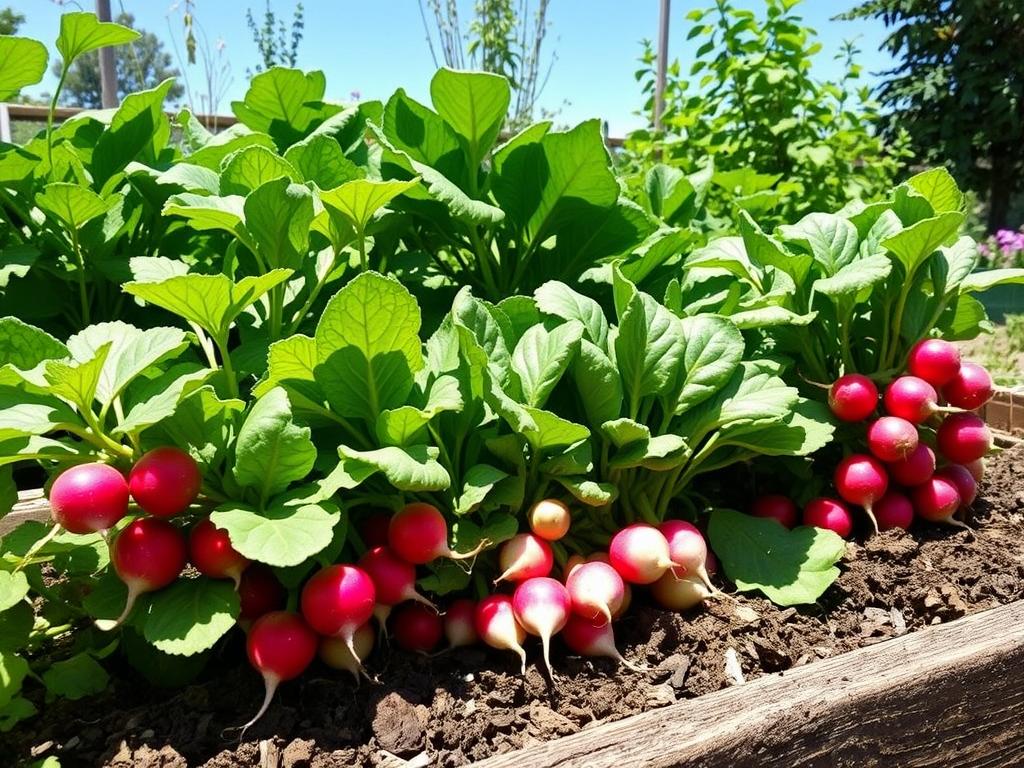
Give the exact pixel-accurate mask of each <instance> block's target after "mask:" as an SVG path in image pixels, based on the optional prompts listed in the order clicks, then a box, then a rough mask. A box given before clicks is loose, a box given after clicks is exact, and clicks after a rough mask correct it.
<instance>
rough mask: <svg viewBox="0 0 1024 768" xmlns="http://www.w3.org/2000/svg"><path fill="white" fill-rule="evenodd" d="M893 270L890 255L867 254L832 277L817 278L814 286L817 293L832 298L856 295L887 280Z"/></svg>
mask: <svg viewBox="0 0 1024 768" xmlns="http://www.w3.org/2000/svg"><path fill="white" fill-rule="evenodd" d="M891 271H892V260H891V259H890V258H889V257H888V256H884V255H881V254H878V255H875V256H867V257H865V258H862V259H856V260H855V261H853V262H851V263H850V264H847V265H846V266H844V267H842V268H841V269H840V270H839V271H838V272H836V273H835V274H834V275H832V276H831V277H823V278H820V279H818V280H815V281H814V285H813V288H814V290H815V291H816V292H817V293H821V294H824V295H825V296H830V297H832V298H838V297H841V296H849V295H851V294H853V295H856V294H858V293H860V291H862V290H864V289H865V288H867V287H869V286H872V285H874V284H875V283H879V282H881V281H882V280H885V278H887V277H888V276H889V273H890V272H891Z"/></svg>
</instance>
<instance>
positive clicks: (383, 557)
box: [359, 547, 437, 613]
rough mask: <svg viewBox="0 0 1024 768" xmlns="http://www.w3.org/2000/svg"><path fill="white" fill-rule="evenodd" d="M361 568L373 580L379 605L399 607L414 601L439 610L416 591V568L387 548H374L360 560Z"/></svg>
mask: <svg viewBox="0 0 1024 768" xmlns="http://www.w3.org/2000/svg"><path fill="white" fill-rule="evenodd" d="M359 567H360V568H362V569H363V570H364V571H366V573H367V574H369V576H370V578H371V579H373V586H374V589H375V591H376V595H377V604H378V605H398V604H399V603H402V602H405V601H406V600H413V601H415V602H417V603H423V604H424V605H428V606H430V607H431V608H432V609H433V610H434V613H437V608H436V607H435V606H434V604H433V603H432V602H430V601H429V600H427V598H425V597H424V596H423V595H421V594H420V593H419V592H417V591H416V566H415V565H412V564H410V563H407V562H405V560H402V559H400V558H398V557H396V556H395V554H394V552H392V551H391V550H390V549H388V548H387V547H374V548H373V549H371V550H370V551H369V552H367V553H366V554H364V555H363V556H362V557H361V558H359Z"/></svg>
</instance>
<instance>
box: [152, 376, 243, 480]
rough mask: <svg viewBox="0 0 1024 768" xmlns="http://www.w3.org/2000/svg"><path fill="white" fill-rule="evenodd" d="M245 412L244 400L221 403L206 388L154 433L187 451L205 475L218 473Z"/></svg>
mask: <svg viewBox="0 0 1024 768" xmlns="http://www.w3.org/2000/svg"><path fill="white" fill-rule="evenodd" d="M244 408H245V403H244V402H242V401H241V400H236V399H229V400H221V399H220V398H219V397H217V393H216V392H214V390H213V387H211V386H203V387H200V389H199V390H198V391H197V392H195V393H194V394H193V395H192V396H191V397H187V398H185V399H184V400H182V401H181V402H180V403H179V404H178V407H177V408H176V409H175V411H174V413H173V414H172V415H171V416H169V417H167V418H165V419H163V420H162V421H161V422H160V424H159V425H157V426H155V427H152V429H153V431H154V432H156V433H157V435H156V437H157V438H162V442H164V443H166V444H170V445H176V446H178V447H179V448H181V449H182V450H187V451H188V452H189V453H190V454H191V455H192V458H194V459H195V460H196V461H197V462H198V463H199V466H200V467H201V468H202V469H203V470H204V474H208V473H213V472H217V473H219V472H220V471H221V468H220V463H221V461H222V460H223V459H224V457H225V454H226V452H227V445H228V444H229V442H230V441H231V436H232V435H233V434H234V431H235V423H236V421H237V416H238V414H239V413H240V412H241V411H242V410H243V409H244Z"/></svg>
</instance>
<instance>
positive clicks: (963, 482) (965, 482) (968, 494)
mask: <svg viewBox="0 0 1024 768" xmlns="http://www.w3.org/2000/svg"><path fill="white" fill-rule="evenodd" d="M935 474H936V475H938V476H939V477H943V478H945V479H946V480H949V482H951V483H952V484H953V485H955V486H956V492H957V493H958V494H960V506H963V507H969V506H971V504H973V503H974V500H975V499H976V498H978V481H977V480H975V479H974V475H972V474H971V471H970V470H969V469H968V468H967V467H964V466H962V465H960V464H950V465H949V466H946V467H943V468H942V469H940V470H939V471H938V472H936V473H935Z"/></svg>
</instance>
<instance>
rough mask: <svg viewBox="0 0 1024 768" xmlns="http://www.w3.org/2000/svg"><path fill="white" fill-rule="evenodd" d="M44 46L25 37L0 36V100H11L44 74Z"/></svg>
mask: <svg viewBox="0 0 1024 768" xmlns="http://www.w3.org/2000/svg"><path fill="white" fill-rule="evenodd" d="M48 58H49V55H48V54H47V52H46V46H45V45H43V44H42V43H40V42H39V41H38V40H31V39H29V38H27V37H7V36H0V101H11V99H12V98H13V97H14V96H17V95H18V91H20V90H21V89H22V88H24V87H25V86H26V85H35V84H36V83H38V82H39V81H40V80H42V79H43V75H45V74H46V62H47V59H48Z"/></svg>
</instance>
